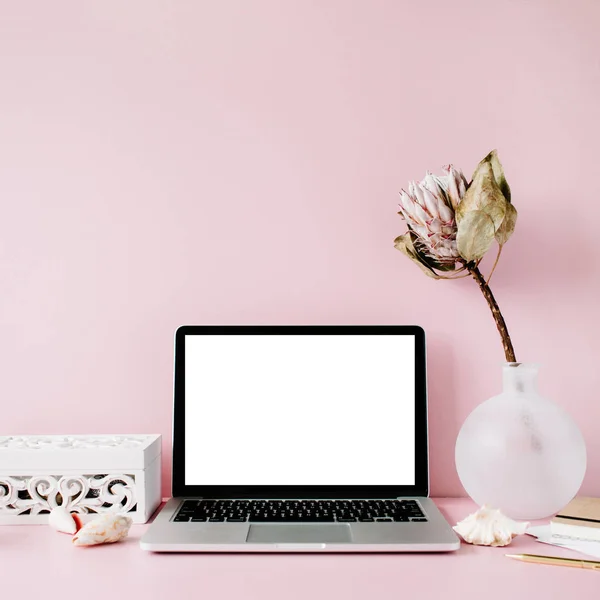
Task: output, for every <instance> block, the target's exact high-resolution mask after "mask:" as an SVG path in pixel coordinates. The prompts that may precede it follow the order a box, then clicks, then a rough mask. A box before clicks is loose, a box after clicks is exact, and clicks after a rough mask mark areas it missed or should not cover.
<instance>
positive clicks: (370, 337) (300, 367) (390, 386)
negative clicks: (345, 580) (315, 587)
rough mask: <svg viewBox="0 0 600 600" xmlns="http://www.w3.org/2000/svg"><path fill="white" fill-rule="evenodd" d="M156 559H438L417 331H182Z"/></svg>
mask: <svg viewBox="0 0 600 600" xmlns="http://www.w3.org/2000/svg"><path fill="white" fill-rule="evenodd" d="M174 388H175V390H174V391H175V393H174V423H173V498H171V499H170V500H169V501H168V502H167V503H166V504H165V506H164V507H163V508H162V510H161V511H160V513H159V514H158V515H157V517H156V518H155V520H154V522H153V523H152V524H151V525H150V527H149V528H148V530H147V532H146V533H145V534H144V536H143V537H142V539H141V542H140V544H141V547H142V549H144V550H150V551H154V552H442V551H451V550H457V549H458V547H459V540H458V538H457V536H456V534H455V533H454V531H453V530H452V528H451V527H450V526H449V525H448V523H447V522H446V520H445V519H444V517H443V516H442V514H441V513H440V512H439V511H438V509H437V507H436V506H435V504H434V503H433V502H432V501H431V500H430V499H429V498H428V492H429V472H428V455H427V454H428V453H427V406H426V398H427V394H426V380H425V334H424V332H423V330H422V329H421V328H420V327H414V326H184V327H180V328H179V329H178V330H177V332H176V334H175V381H174Z"/></svg>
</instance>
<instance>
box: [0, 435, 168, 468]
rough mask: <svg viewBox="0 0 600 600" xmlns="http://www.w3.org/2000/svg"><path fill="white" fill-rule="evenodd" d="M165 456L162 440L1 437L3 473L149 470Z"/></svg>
mask: <svg viewBox="0 0 600 600" xmlns="http://www.w3.org/2000/svg"><path fill="white" fill-rule="evenodd" d="M160 453H161V436H160V435H158V434H146V435H137V434H136V435H122V434H119V435H15V436H0V471H3V472H5V473H6V472H8V471H11V472H15V473H20V472H23V471H24V470H36V471H52V470H59V471H61V472H62V471H64V470H65V469H74V470H75V469H83V470H85V471H109V470H115V469H119V470H125V469H129V470H133V469H139V470H142V469H145V468H146V466H147V465H149V464H150V463H151V462H153V461H154V460H155V459H156V458H157V457H158V456H160Z"/></svg>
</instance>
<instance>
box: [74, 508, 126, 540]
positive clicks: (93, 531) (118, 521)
mask: <svg viewBox="0 0 600 600" xmlns="http://www.w3.org/2000/svg"><path fill="white" fill-rule="evenodd" d="M132 522H133V521H132V520H131V518H130V517H126V516H125V515H119V514H115V513H105V514H103V515H101V516H99V517H98V518H97V519H94V520H93V521H90V522H89V523H86V524H85V525H84V526H83V527H82V528H81V529H80V530H79V531H78V532H77V533H76V534H75V536H74V537H73V544H75V546H96V545H98V544H112V543H113V542H118V541H119V540H122V539H123V538H125V537H127V534H128V533H129V528H130V527H131V523H132Z"/></svg>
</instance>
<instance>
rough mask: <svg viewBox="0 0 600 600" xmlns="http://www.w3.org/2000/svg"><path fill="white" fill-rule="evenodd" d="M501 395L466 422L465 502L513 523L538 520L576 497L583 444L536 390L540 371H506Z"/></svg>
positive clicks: (461, 447)
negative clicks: (498, 512)
mask: <svg viewBox="0 0 600 600" xmlns="http://www.w3.org/2000/svg"><path fill="white" fill-rule="evenodd" d="M503 372H504V377H503V380H504V390H503V392H502V393H501V394H500V395H499V396H494V397H493V398H490V399H489V400H487V401H485V402H484V403H483V404H480V405H479V406H478V407H477V408H475V410H474V411H473V412H472V413H471V414H470V415H469V416H468V417H467V419H466V421H465V422H464V424H463V426H462V428H461V430H460V433H459V434H458V438H457V440H456V451H455V459H456V469H457V471H458V476H459V477H460V480H461V482H462V484H463V486H464V488H465V490H466V492H467V494H469V496H471V498H472V499H473V500H474V501H475V502H476V503H477V504H479V505H482V504H489V505H491V506H493V507H494V508H499V509H500V510H502V512H504V514H506V515H508V516H509V517H512V518H513V519H525V520H533V519H543V518H546V517H549V516H551V515H553V514H555V513H556V512H558V511H559V510H560V509H562V508H564V506H565V505H566V504H568V502H569V501H570V500H571V499H572V498H573V497H574V496H575V495H576V494H577V492H578V491H579V487H580V486H581V482H582V481H583V476H584V475H585V468H586V451H585V442H584V440H583V436H582V435H581V432H580V431H579V429H578V428H577V425H576V424H575V422H574V421H573V419H571V417H570V416H569V415H568V414H567V412H565V411H564V410H563V409H562V408H561V407H559V406H558V405H556V404H554V403H553V402H551V401H549V400H546V399H545V398H542V397H541V396H540V395H539V394H538V391H537V375H538V366H537V365H532V364H519V363H514V364H510V363H508V364H506V365H504V367H503Z"/></svg>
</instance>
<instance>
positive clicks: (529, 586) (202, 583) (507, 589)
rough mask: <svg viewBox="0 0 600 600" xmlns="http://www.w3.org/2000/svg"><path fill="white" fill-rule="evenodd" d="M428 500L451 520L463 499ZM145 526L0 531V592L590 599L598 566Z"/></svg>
mask: <svg viewBox="0 0 600 600" xmlns="http://www.w3.org/2000/svg"><path fill="white" fill-rule="evenodd" d="M437 503H438V506H439V507H440V508H441V509H442V512H443V513H444V515H445V516H446V518H447V519H448V521H450V522H451V523H452V524H454V523H455V522H456V521H457V520H458V519H460V518H463V517H464V516H466V515H467V514H468V513H469V512H472V510H473V509H474V505H473V504H472V503H471V502H470V501H468V500H463V499H442V500H438V501H437ZM146 527H147V526H146V525H134V526H133V527H132V530H131V532H130V537H129V538H128V539H127V540H126V541H124V542H121V543H118V544H115V545H107V546H98V547H94V548H76V547H74V546H72V544H71V540H70V537H69V536H67V535H64V534H58V533H55V532H54V531H52V530H51V529H50V528H48V527H46V526H43V525H38V526H36V525H30V526H27V525H21V526H2V527H0V597H1V598H7V599H8V598H10V599H15V600H16V599H25V600H27V599H29V598H31V599H34V598H35V599H43V600H54V599H55V598H56V599H59V598H60V599H61V600H70V599H82V600H84V599H85V600H87V599H95V598H102V599H103V600H116V599H119V598H129V599H131V600H146V599H155V598H156V599H160V600H166V599H171V598H172V599H173V600H179V599H180V598H181V599H183V598H195V599H202V600H204V599H206V600H209V599H210V600H212V599H217V598H225V599H231V600H234V599H235V600H244V599H254V598H256V599H261V600H271V599H276V600H290V599H296V598H303V599H304V598H306V599H314V598H328V599H332V600H337V599H338V598H339V599H352V598H369V599H371V598H372V599H374V600H383V599H387V598H393V599H404V598H407V599H413V598H415V599H416V598H418V599H420V598H423V599H429V598H431V599H438V598H439V599H442V598H444V599H449V598H450V599H451V598H461V599H470V598H478V599H481V600H496V599H498V600H500V599H502V600H505V599H507V600H518V599H520V598H528V599H529V598H530V599H535V600H538V599H539V600H551V599H555V598H556V599H559V598H560V599H562V598H564V599H570V598H574V599H577V600H581V599H585V598H595V599H596V600H598V599H600V572H594V571H585V570H581V569H572V568H564V567H549V566H541V565H533V564H525V563H520V562H516V561H513V560H511V559H508V558H505V556H504V554H505V553H506V552H514V553H522V552H528V553H532V554H553V555H560V556H574V557H578V556H580V555H577V554H575V553H572V552H567V551H561V550H558V549H556V548H553V547H551V546H546V545H544V544H540V543H538V542H535V541H534V540H533V538H530V537H529V536H523V537H521V538H517V540H515V541H514V542H513V544H512V545H511V546H509V548H510V550H507V549H506V548H481V547H474V546H469V545H466V544H463V545H462V547H461V549H460V550H459V551H458V552H455V553H450V554H430V555H427V554H262V555H261V554H227V555H223V554H221V555H219V554H212V555H209V554H176V555H175V554H151V553H148V552H144V551H142V550H140V548H139V545H138V542H139V538H140V536H141V535H142V533H143V532H144V531H145V529H146Z"/></svg>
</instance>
